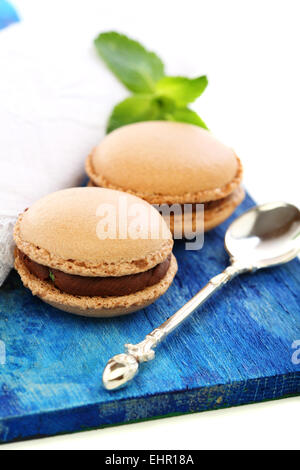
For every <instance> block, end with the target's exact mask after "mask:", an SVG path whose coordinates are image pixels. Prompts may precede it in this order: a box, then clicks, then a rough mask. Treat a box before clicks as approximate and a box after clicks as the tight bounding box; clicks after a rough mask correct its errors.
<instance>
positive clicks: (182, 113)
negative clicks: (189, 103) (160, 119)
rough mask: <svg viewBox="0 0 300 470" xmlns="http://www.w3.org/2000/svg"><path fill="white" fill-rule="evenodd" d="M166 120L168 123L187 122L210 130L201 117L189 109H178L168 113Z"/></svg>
mask: <svg viewBox="0 0 300 470" xmlns="http://www.w3.org/2000/svg"><path fill="white" fill-rule="evenodd" d="M165 119H166V120H168V121H178V122H186V123H188V124H194V125H195V126H199V127H203V128H204V129H208V127H207V126H206V124H205V122H204V121H203V120H202V119H201V117H200V116H198V114H197V113H196V112H195V111H192V110H191V109H189V108H176V109H175V110H174V111H172V112H169V113H167V114H166V115H165Z"/></svg>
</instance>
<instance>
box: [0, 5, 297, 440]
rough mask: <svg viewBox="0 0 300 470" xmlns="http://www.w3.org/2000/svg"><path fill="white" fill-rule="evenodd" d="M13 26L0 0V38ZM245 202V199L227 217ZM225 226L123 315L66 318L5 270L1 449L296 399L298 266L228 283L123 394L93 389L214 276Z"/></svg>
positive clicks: (0, 318)
mask: <svg viewBox="0 0 300 470" xmlns="http://www.w3.org/2000/svg"><path fill="white" fill-rule="evenodd" d="M15 21H18V16H17V14H16V13H15V11H14V10H13V8H12V7H11V6H10V5H9V3H8V2H6V1H4V0H0V29H1V28H3V27H5V26H7V25H9V24H11V23H13V22H15ZM252 205H253V201H252V200H251V199H250V198H249V197H247V199H246V200H245V201H244V203H243V204H242V206H241V207H240V208H239V209H238V210H237V212H236V213H235V216H236V215H238V214H240V213H242V212H243V211H244V210H246V209H247V208H249V207H251V206H252ZM229 222H230V220H229V221H227V222H226V223H224V224H223V225H222V226H221V227H219V228H218V229H216V230H213V231H212V232H210V233H209V234H207V235H206V237H205V244H204V248H203V249H202V250H201V251H199V252H191V251H190V252H186V251H184V244H183V242H177V243H176V247H175V254H176V256H177V259H178V262H179V272H178V275H177V277H176V279H175V282H174V284H173V285H172V287H171V288H170V289H169V291H168V292H167V294H166V295H165V296H164V297H163V298H161V299H160V300H159V301H158V302H156V303H155V304H154V305H152V306H150V307H148V308H147V309H145V310H142V311H140V312H137V313H135V314H132V315H131V316H128V317H123V318H115V319H112V320H108V319H107V320H100V319H99V320H95V319H94V320H93V319H86V318H79V317H75V316H71V315H68V314H64V313H62V312H59V311H58V310H55V309H54V308H52V307H50V306H47V305H46V304H44V303H42V302H41V301H40V300H39V299H37V298H34V297H33V296H32V295H31V294H30V292H29V291H27V290H26V289H24V288H23V287H22V284H21V282H20V280H19V278H18V275H17V274H16V273H15V272H12V274H11V275H10V277H9V278H8V280H7V282H6V283H5V285H4V286H3V287H2V288H0V442H8V441H13V440H17V439H26V438H30V437H38V436H49V435H54V434H58V433H65V432H74V431H81V430H84V429H90V428H96V427H102V426H107V425H113V424H119V423H128V422H132V421H137V420H143V419H150V418H154V417H160V416H166V415H170V414H171V415H173V414H182V413H192V412H196V411H203V410H209V409H216V408H221V407H228V406H235V405H241V404H244V403H251V402H258V401H262V400H270V399H275V398H281V397H284V396H291V395H299V394H300V365H299V364H298V365H297V364H293V362H292V355H293V353H295V351H294V350H293V349H292V343H293V342H294V341H296V340H300V307H299V305H300V263H299V261H298V260H295V261H293V262H291V263H289V264H288V265H285V266H282V267H279V268H274V269H270V270H266V271H264V272H258V273H255V274H253V275H250V274H247V275H243V276H241V277H240V278H237V279H235V280H234V281H233V282H232V283H231V284H229V285H228V286H226V287H225V288H224V290H223V291H220V292H218V293H217V294H216V295H215V296H213V297H212V298H211V299H210V300H209V301H207V303H206V304H205V305H204V306H203V307H202V308H201V309H200V310H199V311H198V313H195V314H194V316H193V318H191V319H190V320H189V321H188V322H187V323H186V324H185V325H183V326H182V328H181V330H180V335H178V334H177V333H176V332H174V333H173V335H171V336H170V337H169V338H168V340H167V341H166V342H165V343H163V344H161V345H160V346H159V348H158V350H157V359H156V360H155V361H154V362H152V363H149V364H144V365H143V367H142V371H141V373H140V375H139V376H138V377H137V378H136V379H135V381H134V382H132V384H131V385H130V386H129V387H128V388H126V389H123V390H120V391H116V392H107V391H105V390H104V389H103V388H102V387H101V374H102V370H103V367H104V366H105V364H106V361H107V360H108V359H109V357H111V356H112V355H113V354H116V353H119V352H121V351H122V348H123V344H124V343H126V342H128V341H130V342H132V343H136V342H139V341H140V340H141V339H143V337H144V336H145V334H146V333H148V332H149V331H150V330H152V329H153V328H154V327H155V326H157V325H159V324H160V323H161V322H162V321H164V320H165V319H166V318H167V317H168V316H170V314H172V313H173V312H174V311H176V310H177V309H178V308H179V307H181V306H182V305H183V304H184V303H185V302H186V301H187V300H189V299H190V298H191V297H192V296H193V295H194V294H195V293H196V292H197V291H198V290H199V289H200V288H201V287H202V286H203V285H204V284H205V283H206V282H207V281H208V280H209V278H210V277H211V276H213V275H215V274H217V273H218V272H219V271H221V270H223V269H224V267H225V266H226V264H227V262H228V259H227V255H226V254H225V252H224V248H223V237H224V233H225V230H226V227H227V226H228V224H229ZM4 353H5V354H4ZM294 362H295V361H294Z"/></svg>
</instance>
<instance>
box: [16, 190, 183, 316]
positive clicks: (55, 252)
mask: <svg viewBox="0 0 300 470" xmlns="http://www.w3.org/2000/svg"><path fill="white" fill-rule="evenodd" d="M14 239H15V242H16V250H15V268H16V270H17V271H18V273H19V274H20V276H21V279H22V281H23V284H24V285H25V286H26V287H28V288H29V289H30V290H31V292H32V294H33V295H37V296H38V297H40V298H41V299H42V300H43V301H44V302H47V303H48V304H50V305H52V306H54V307H56V308H58V309H60V310H64V311H66V312H70V313H74V314H78V315H85V316H92V317H109V316H115V315H123V314H127V313H130V312H134V311H136V310H139V309H142V308H144V307H146V306H147V305H149V304H151V303H152V302H154V301H155V300H156V299H158V298H159V297H160V296H161V295H162V294H164V293H165V292H166V290H167V289H168V287H169V286H170V285H171V283H172V281H173V278H174V276H175V274H176V271H177V263H176V259H175V257H174V255H173V254H172V247H173V240H172V235H171V233H170V231H169V229H168V227H167V226H166V223H165V222H164V220H163V219H162V217H161V215H160V214H159V213H158V211H157V210H155V209H154V208H153V207H152V206H151V205H150V204H148V203H147V202H146V201H144V200H142V199H140V198H137V197H136V196H133V195H131V194H127V193H122V192H120V191H116V190H111V189H105V188H71V189H65V190H62V191H58V192H55V193H52V194H49V195H47V196H45V197H43V198H42V199H40V200H39V201H37V202H36V203H34V204H33V205H32V206H31V207H30V208H29V209H27V210H26V211H25V212H24V213H23V214H21V215H20V216H19V218H18V221H17V223H16V225H15V229H14Z"/></svg>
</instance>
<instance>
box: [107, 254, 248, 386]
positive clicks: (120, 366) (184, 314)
mask: <svg viewBox="0 0 300 470" xmlns="http://www.w3.org/2000/svg"><path fill="white" fill-rule="evenodd" d="M248 270H249V268H245V267H243V266H241V265H239V264H238V263H236V262H234V261H233V262H232V264H231V265H230V266H228V267H227V268H226V269H225V270H224V271H223V272H222V273H221V274H218V275H217V276H215V277H213V278H212V279H211V280H210V281H209V282H208V283H207V284H206V286H205V287H203V289H201V290H200V291H199V292H198V293H197V294H196V295H195V296H194V297H193V298H192V299H191V300H189V302H187V303H186V304H185V305H184V306H183V307H181V308H180V309H179V310H178V311H177V312H176V313H174V315H172V316H171V317H170V318H168V320H166V321H165V322H164V323H163V324H162V325H160V326H159V327H158V328H155V330H153V331H152V332H151V333H149V334H148V335H147V336H146V338H145V339H144V340H143V341H141V342H140V343H138V344H125V348H126V353H125V354H118V355H116V356H114V357H112V358H111V359H110V360H109V361H108V363H107V365H106V367H105V369H104V372H103V385H104V387H105V388H106V389H107V390H113V389H116V388H120V387H122V386H123V385H125V384H126V383H127V382H129V380H131V379H133V377H134V376H135V375H136V374H137V372H138V366H139V363H140V362H147V361H151V360H152V359H154V357H155V352H154V350H153V348H155V347H156V346H157V345H158V344H159V343H160V342H161V341H162V340H163V339H164V338H165V337H166V336H167V335H168V334H169V333H171V332H172V331H173V330H174V329H175V328H177V327H178V326H179V325H181V323H182V322H183V321H184V320H185V319H186V318H188V317H189V316H190V315H191V314H192V313H193V312H194V311H195V310H196V309H197V308H198V307H199V306H200V305H202V304H203V303H204V302H205V301H206V300H207V299H208V298H209V297H210V296H211V295H212V294H213V293H214V292H215V291H217V290H218V289H220V288H221V287H222V286H223V285H224V284H226V283H227V282H228V281H230V280H231V279H233V278H234V277H235V276H237V275H238V274H240V273H242V272H245V271H248Z"/></svg>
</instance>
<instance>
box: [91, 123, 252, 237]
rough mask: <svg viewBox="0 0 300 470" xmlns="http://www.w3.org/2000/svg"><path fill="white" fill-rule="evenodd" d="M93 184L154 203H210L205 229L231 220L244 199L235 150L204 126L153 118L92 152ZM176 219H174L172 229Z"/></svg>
mask: <svg viewBox="0 0 300 470" xmlns="http://www.w3.org/2000/svg"><path fill="white" fill-rule="evenodd" d="M86 171H87V173H88V175H89V177H90V182H89V185H90V186H101V187H106V188H112V189H119V190H122V191H127V192H128V193H131V194H134V195H136V196H139V197H141V198H143V199H145V200H146V201H148V202H149V203H151V204H168V205H172V204H174V203H178V204H194V206H193V220H194V216H195V207H196V206H195V204H196V203H204V228H205V230H209V229H211V228H213V227H215V226H217V225H219V224H220V223H221V222H223V221H224V220H225V219H227V218H228V217H229V216H230V215H231V214H232V212H233V211H234V209H235V208H236V207H237V206H238V205H239V204H240V203H241V201H242V200H243V198H244V191H243V189H242V187H241V179H242V165H241V162H240V160H239V158H238V157H237V156H236V155H235V153H234V151H233V150H232V149H231V148H229V147H226V146H225V145H223V144H222V143H220V142H219V141H218V140H217V139H216V138H215V137H214V136H213V135H212V134H211V133H210V132H209V131H206V130H204V129H202V128H200V127H197V126H194V125H191V124H185V123H178V122H167V121H149V122H141V123H137V124H131V125H128V126H124V127H121V128H119V129H117V130H115V131H113V132H112V133H111V134H109V135H108V136H106V137H105V138H104V140H103V141H102V142H101V143H100V145H98V146H97V147H96V148H95V149H94V150H93V152H92V153H91V154H90V155H89V157H88V158H87V161H86ZM172 229H173V227H172V220H171V230H172Z"/></svg>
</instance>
